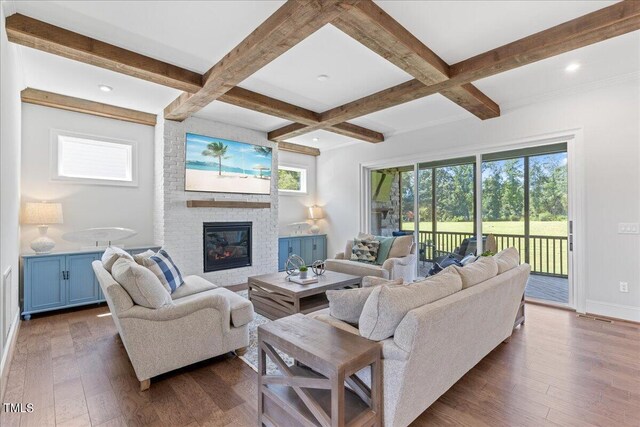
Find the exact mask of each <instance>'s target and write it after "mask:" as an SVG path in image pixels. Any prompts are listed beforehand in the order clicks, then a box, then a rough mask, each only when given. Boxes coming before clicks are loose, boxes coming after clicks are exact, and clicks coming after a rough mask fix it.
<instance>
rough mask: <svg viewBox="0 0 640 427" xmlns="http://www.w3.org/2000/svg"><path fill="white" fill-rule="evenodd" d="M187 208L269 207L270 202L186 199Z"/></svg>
mask: <svg viewBox="0 0 640 427" xmlns="http://www.w3.org/2000/svg"><path fill="white" fill-rule="evenodd" d="M187 207H188V208H231V209H238V208H239V209H270V208H271V203H270V202H244V201H240V200H235V201H234V200H187Z"/></svg>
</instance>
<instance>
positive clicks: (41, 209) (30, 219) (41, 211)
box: [23, 202, 62, 254]
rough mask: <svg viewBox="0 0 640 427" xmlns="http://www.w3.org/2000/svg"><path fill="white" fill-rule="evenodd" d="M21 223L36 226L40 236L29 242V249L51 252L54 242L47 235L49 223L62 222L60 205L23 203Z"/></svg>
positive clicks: (38, 251) (43, 252)
mask: <svg viewBox="0 0 640 427" xmlns="http://www.w3.org/2000/svg"><path fill="white" fill-rule="evenodd" d="M23 224H34V225H37V226H38V230H39V231H40V237H38V238H37V239H35V240H34V241H32V242H31V249H33V250H34V251H35V252H36V253H37V254H46V253H49V252H51V250H52V249H53V247H54V246H55V245H56V242H54V241H53V240H51V238H49V237H48V236H47V230H48V229H49V224H62V205H61V204H60V203H47V202H39V203H38V202H29V203H27V204H26V205H25V210H24V220H23Z"/></svg>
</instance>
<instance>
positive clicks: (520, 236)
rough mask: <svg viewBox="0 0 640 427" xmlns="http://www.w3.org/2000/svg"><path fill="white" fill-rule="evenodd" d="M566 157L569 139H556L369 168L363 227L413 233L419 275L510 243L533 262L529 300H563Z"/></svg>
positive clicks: (566, 272)
mask: <svg viewBox="0 0 640 427" xmlns="http://www.w3.org/2000/svg"><path fill="white" fill-rule="evenodd" d="M567 159H568V157H567V144H566V143H559V144H552V145H546V146H541V147H532V148H526V149H521V150H514V151H505V152H498V153H489V154H483V155H482V156H478V157H476V156H473V157H464V158H457V159H450V160H445V161H436V162H428V163H419V164H418V165H413V166H400V167H393V168H385V169H378V170H371V171H370V172H369V173H370V175H369V178H370V182H369V185H370V190H371V191H370V198H369V200H370V204H369V211H368V214H369V230H368V231H369V232H371V233H373V234H375V235H383V236H390V235H392V234H394V233H396V234H398V233H403V232H404V233H407V234H409V233H416V232H417V233H416V234H417V236H418V254H419V262H418V275H420V276H425V275H427V274H428V272H429V271H430V269H431V267H432V266H433V263H436V262H437V263H440V262H441V261H443V260H444V258H445V257H450V256H451V255H453V256H454V257H456V258H458V259H460V258H461V257H462V256H464V255H467V254H469V253H476V254H479V253H480V251H478V250H477V248H479V247H482V248H483V251H487V250H489V251H492V252H493V251H495V252H497V251H500V250H502V249H505V248H508V247H515V248H517V249H518V251H519V252H520V256H521V261H522V262H526V263H529V264H530V265H531V268H532V275H531V279H530V281H529V285H528V286H527V290H526V296H527V298H532V299H540V300H545V301H548V302H552V303H559V304H568V303H569V302H570V295H569V289H570V287H569V274H570V268H569V253H570V250H571V249H570V246H569V245H570V237H569V222H568V218H569V201H568V200H569V197H568V177H567V176H568V165H567ZM477 160H481V165H480V171H481V173H482V175H481V177H479V179H476V170H477V168H476V161H477ZM416 174H417V176H416ZM478 185H480V186H481V190H482V196H481V198H480V199H481V201H480V202H481V203H480V204H481V206H477V205H476V199H477V194H478V189H477V188H476V186H478ZM416 199H417V200H416ZM478 216H481V221H478V220H477V218H478ZM479 223H481V224H480V225H481V226H482V242H478V241H477V237H478V234H479V233H478V229H477V228H478V225H479Z"/></svg>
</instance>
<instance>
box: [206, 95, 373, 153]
mask: <svg viewBox="0 0 640 427" xmlns="http://www.w3.org/2000/svg"><path fill="white" fill-rule="evenodd" d="M218 101H221V102H224V103H227V104H232V105H236V106H238V107H243V108H247V109H250V110H254V111H258V112H261V113H264V114H269V115H271V116H275V117H280V118H283V119H286V120H291V121H292V122H294V123H292V124H291V125H290V126H293V127H301V128H303V127H306V126H310V125H315V124H317V123H319V122H320V115H319V114H318V113H316V112H314V111H311V110H307V109H306V108H302V107H298V106H296V105H293V104H289V103H288V102H284V101H280V100H278V99H274V98H270V97H268V96H266V95H262V94H259V93H256V92H253V91H250V90H248V89H244V88H241V87H239V86H236V87H234V88H232V89H230V90H229V91H228V92H227V93H225V94H224V95H222V96H221V97H220V98H218ZM325 130H326V131H329V132H333V133H337V134H340V135H344V136H348V137H350V138H355V139H360V140H362V141H367V142H374V143H375V142H382V141H384V135H383V134H382V133H380V132H376V131H373V130H370V129H367V128H363V127H361V126H357V125H354V124H351V123H338V124H335V125H332V126H327V127H325ZM269 140H271V141H276V142H278V141H282V139H280V138H277V134H271V133H269Z"/></svg>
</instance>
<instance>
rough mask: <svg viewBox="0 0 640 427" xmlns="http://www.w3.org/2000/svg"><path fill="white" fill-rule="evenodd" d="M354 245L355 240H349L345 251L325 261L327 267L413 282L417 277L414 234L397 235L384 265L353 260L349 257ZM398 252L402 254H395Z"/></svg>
mask: <svg viewBox="0 0 640 427" xmlns="http://www.w3.org/2000/svg"><path fill="white" fill-rule="evenodd" d="M352 246H353V240H347V244H346V245H345V250H344V252H340V253H338V254H336V256H335V258H334V259H328V260H326V261H325V266H326V269H327V270H330V271H337V272H339V273H346V274H353V275H354V276H362V277H364V276H375V277H382V278H383V279H391V280H393V279H403V280H404V282H405V283H411V282H412V281H413V280H414V279H415V278H416V269H417V268H416V262H417V255H416V244H415V243H414V242H413V236H399V237H397V238H396V239H395V241H394V242H393V245H392V246H391V250H390V252H389V258H387V259H386V260H385V261H384V262H383V263H382V265H377V264H367V263H364V262H358V261H351V260H350V259H349V258H350V255H351V247H352ZM405 246H406V247H405ZM397 253H399V254H401V255H402V256H395V254H397Z"/></svg>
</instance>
